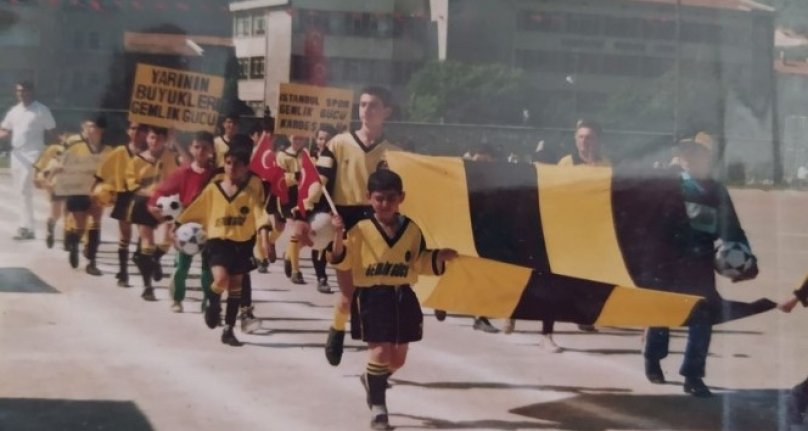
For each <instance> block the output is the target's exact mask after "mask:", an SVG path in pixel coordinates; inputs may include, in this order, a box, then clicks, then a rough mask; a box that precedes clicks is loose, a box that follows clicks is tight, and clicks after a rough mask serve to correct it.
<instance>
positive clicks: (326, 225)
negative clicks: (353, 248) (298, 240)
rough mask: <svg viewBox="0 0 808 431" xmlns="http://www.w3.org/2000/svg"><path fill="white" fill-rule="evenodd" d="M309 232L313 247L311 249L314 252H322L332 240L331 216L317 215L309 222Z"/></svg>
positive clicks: (325, 214)
mask: <svg viewBox="0 0 808 431" xmlns="http://www.w3.org/2000/svg"><path fill="white" fill-rule="evenodd" d="M309 226H311V230H310V231H309V237H310V238H311V242H313V243H314V245H313V246H312V247H311V248H313V249H315V250H324V249H325V248H326V247H327V246H328V244H329V243H330V242H331V241H333V240H334V226H333V225H331V214H328V213H317V214H315V215H314V216H313V217H312V218H311V221H310V222H309Z"/></svg>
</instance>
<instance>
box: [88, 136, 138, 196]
mask: <svg viewBox="0 0 808 431" xmlns="http://www.w3.org/2000/svg"><path fill="white" fill-rule="evenodd" d="M135 157H137V154H135V153H133V152H132V151H131V150H130V149H129V144H124V145H119V146H118V147H116V148H115V149H113V150H112V151H110V152H109V154H107V156H106V157H105V158H104V160H103V161H102V162H101V165H99V166H98V171H97V172H96V173H95V176H96V177H97V178H98V180H99V181H101V182H102V183H105V184H109V185H111V186H112V188H113V190H114V191H115V192H116V193H120V192H125V191H127V187H126V167H127V166H128V165H129V161H130V160H132V159H133V158H135Z"/></svg>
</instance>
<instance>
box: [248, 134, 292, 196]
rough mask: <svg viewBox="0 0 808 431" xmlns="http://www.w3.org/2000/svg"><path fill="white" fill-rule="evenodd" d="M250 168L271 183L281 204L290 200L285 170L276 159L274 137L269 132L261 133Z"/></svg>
mask: <svg viewBox="0 0 808 431" xmlns="http://www.w3.org/2000/svg"><path fill="white" fill-rule="evenodd" d="M250 170H251V171H252V172H253V173H254V174H255V175H258V177H260V178H261V179H262V180H264V181H266V182H268V183H269V186H270V191H271V192H272V194H273V195H275V196H277V197H278V200H280V202H281V204H286V203H288V202H289V187H288V186H287V185H286V180H285V179H284V171H283V168H281V167H280V166H278V163H277V161H276V160H275V152H274V151H273V150H272V138H271V137H270V135H269V134H267V133H264V134H263V135H261V139H260V140H259V141H258V145H257V148H256V149H255V152H254V153H253V156H252V160H250Z"/></svg>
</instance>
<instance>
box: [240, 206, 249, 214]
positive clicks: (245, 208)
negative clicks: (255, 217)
mask: <svg viewBox="0 0 808 431" xmlns="http://www.w3.org/2000/svg"><path fill="white" fill-rule="evenodd" d="M238 212H240V213H241V214H242V215H247V214H249V213H250V209H249V208H247V207H241V208H239V210H238Z"/></svg>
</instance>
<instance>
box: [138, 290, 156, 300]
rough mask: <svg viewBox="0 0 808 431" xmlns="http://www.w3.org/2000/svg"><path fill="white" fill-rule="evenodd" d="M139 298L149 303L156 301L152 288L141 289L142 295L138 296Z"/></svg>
mask: <svg viewBox="0 0 808 431" xmlns="http://www.w3.org/2000/svg"><path fill="white" fill-rule="evenodd" d="M140 297H141V298H143V300H144V301H149V302H154V301H157V298H156V297H155V296H154V288H153V287H145V288H143V293H141V294H140Z"/></svg>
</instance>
